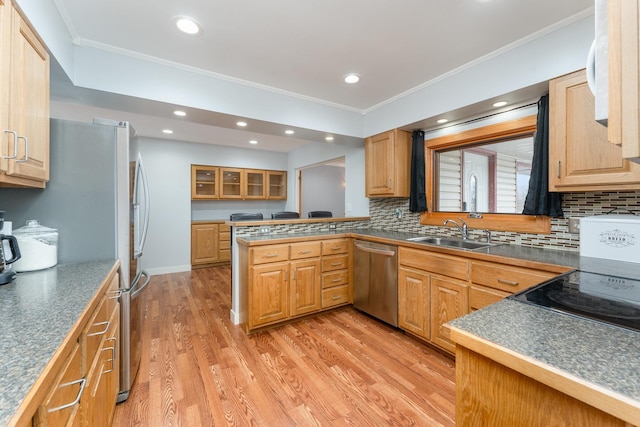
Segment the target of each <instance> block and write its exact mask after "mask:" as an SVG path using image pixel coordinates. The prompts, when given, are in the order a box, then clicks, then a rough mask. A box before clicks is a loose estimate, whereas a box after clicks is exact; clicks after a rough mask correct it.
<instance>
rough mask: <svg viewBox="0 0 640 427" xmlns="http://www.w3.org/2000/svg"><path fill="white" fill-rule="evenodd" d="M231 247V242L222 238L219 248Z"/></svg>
mask: <svg viewBox="0 0 640 427" xmlns="http://www.w3.org/2000/svg"><path fill="white" fill-rule="evenodd" d="M226 249H231V242H230V241H229V240H220V241H219V242H218V250H226Z"/></svg>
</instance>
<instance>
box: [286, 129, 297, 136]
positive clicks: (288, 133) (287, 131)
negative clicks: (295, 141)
mask: <svg viewBox="0 0 640 427" xmlns="http://www.w3.org/2000/svg"><path fill="white" fill-rule="evenodd" d="M284 133H286V134H287V135H293V134H294V133H295V132H294V131H292V130H291V129H287V130H285V131H284Z"/></svg>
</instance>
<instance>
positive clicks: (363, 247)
mask: <svg viewBox="0 0 640 427" xmlns="http://www.w3.org/2000/svg"><path fill="white" fill-rule="evenodd" d="M353 244H354V245H355V247H356V248H357V249H359V250H361V251H364V252H371V253H374V254H378V255H384V256H395V254H396V251H395V250H392V249H380V248H376V247H373V246H370V245H368V244H366V243H365V242H358V241H356V242H353Z"/></svg>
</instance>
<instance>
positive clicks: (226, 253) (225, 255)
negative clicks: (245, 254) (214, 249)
mask: <svg viewBox="0 0 640 427" xmlns="http://www.w3.org/2000/svg"><path fill="white" fill-rule="evenodd" d="M229 260H231V250H230V249H223V250H221V251H219V252H218V261H229Z"/></svg>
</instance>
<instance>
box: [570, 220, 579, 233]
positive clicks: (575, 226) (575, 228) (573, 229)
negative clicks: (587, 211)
mask: <svg viewBox="0 0 640 427" xmlns="http://www.w3.org/2000/svg"><path fill="white" fill-rule="evenodd" d="M569 233H574V234H579V233H580V218H569Z"/></svg>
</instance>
